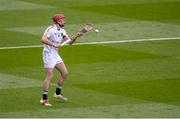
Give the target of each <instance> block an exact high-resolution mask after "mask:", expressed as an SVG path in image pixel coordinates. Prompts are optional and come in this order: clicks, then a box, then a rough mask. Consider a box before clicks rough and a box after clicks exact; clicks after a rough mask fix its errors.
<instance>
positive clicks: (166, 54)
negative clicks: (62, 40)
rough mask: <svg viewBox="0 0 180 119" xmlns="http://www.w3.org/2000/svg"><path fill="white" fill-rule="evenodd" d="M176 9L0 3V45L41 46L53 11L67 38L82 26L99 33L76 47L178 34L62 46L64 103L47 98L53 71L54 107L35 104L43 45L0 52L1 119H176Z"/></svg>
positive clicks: (159, 0)
mask: <svg viewBox="0 0 180 119" xmlns="http://www.w3.org/2000/svg"><path fill="white" fill-rule="evenodd" d="M9 3H12V4H9ZM12 6H13V7H12ZM179 8H180V1H179V0H152V1H147V0H126V1H123V0H111V1H109V0H100V1H95V0H90V1H83V0H76V1H74V0H61V1H59V0H54V1H49V0H43V1H39V0H0V15H1V16H3V17H2V18H1V19H0V21H1V24H0V48H3V47H13V46H33V45H41V43H40V38H41V35H42V33H43V31H44V29H45V28H46V27H47V26H48V25H51V24H52V21H51V17H52V15H53V14H54V13H57V12H63V13H64V14H65V15H66V16H67V17H66V18H67V24H66V29H67V32H68V33H69V35H72V34H73V33H75V32H76V31H77V30H78V29H79V28H81V26H82V25H83V24H84V23H86V22H93V23H94V24H95V26H96V28H98V29H100V32H99V33H98V34H96V33H94V32H93V31H92V32H90V33H89V34H86V35H85V36H84V37H82V38H80V39H79V40H78V41H77V42H80V43H85V42H92V41H98V42H101V41H120V40H135V39H149V38H176V37H177V39H176V40H166V41H146V42H145V41H143V42H127V43H116V44H101V45H74V46H65V47H63V48H62V49H61V50H60V54H61V56H62V58H63V59H64V61H65V63H66V65H67V68H68V70H69V72H70V74H69V76H68V79H67V80H66V82H65V85H64V87H63V93H64V95H65V96H67V97H68V98H69V101H68V102H66V103H65V102H59V101H58V100H56V99H54V98H53V96H52V95H53V93H54V91H55V86H56V78H57V77H58V73H57V71H55V72H54V79H53V82H52V85H51V87H50V91H49V100H50V103H52V105H53V106H52V107H44V106H42V105H41V104H39V100H40V98H41V93H42V91H41V87H42V81H43V78H44V69H43V64H42V56H41V55H42V47H37V48H20V49H5V48H4V49H0V95H1V96H0V117H2V118H3V117H9V118H12V117H19V118H20V117H27V118H30V117H47V118H50V117H54V118H55V117H76V118H80V117H102V118H103V117H117V118H119V117H137V118H138V117H142V118H147V117H156V118H160V117H161V118H162V117H180V114H179V111H180V52H179V51H180V47H179V45H180V41H179V39H178V37H180V35H179V31H180V26H179V24H180V16H179V12H178V11H179Z"/></svg>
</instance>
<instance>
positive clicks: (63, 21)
mask: <svg viewBox="0 0 180 119" xmlns="http://www.w3.org/2000/svg"><path fill="white" fill-rule="evenodd" d="M58 24H59V26H60V27H64V25H65V19H61V20H60V21H59V22H58Z"/></svg>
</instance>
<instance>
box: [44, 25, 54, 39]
mask: <svg viewBox="0 0 180 119" xmlns="http://www.w3.org/2000/svg"><path fill="white" fill-rule="evenodd" d="M52 34H53V33H52V30H51V27H48V28H47V29H46V30H45V32H44V34H43V35H46V36H47V37H48V38H49V37H51V36H52Z"/></svg>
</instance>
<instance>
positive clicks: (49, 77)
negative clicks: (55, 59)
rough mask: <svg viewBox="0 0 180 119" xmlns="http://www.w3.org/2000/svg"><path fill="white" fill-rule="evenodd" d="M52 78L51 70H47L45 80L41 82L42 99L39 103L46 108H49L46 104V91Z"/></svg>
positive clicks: (47, 103)
mask: <svg viewBox="0 0 180 119" xmlns="http://www.w3.org/2000/svg"><path fill="white" fill-rule="evenodd" d="M52 77H53V68H47V69H46V74H45V79H44V81H43V96H42V97H43V98H42V99H41V101H40V102H41V103H43V104H44V105H46V106H51V105H50V104H49V102H48V90H49V86H50V83H51V80H52Z"/></svg>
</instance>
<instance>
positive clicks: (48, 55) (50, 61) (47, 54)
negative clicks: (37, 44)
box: [43, 25, 69, 68]
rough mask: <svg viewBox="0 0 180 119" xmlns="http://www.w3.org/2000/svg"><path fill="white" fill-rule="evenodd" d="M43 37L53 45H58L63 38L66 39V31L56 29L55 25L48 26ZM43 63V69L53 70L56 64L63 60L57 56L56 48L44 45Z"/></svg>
mask: <svg viewBox="0 0 180 119" xmlns="http://www.w3.org/2000/svg"><path fill="white" fill-rule="evenodd" d="M44 35H46V36H47V37H48V40H50V41H51V42H53V43H55V44H60V43H61V42H62V39H63V38H64V37H68V35H67V33H66V31H65V30H64V29H62V28H60V29H58V28H57V26H56V25H52V26H49V27H48V28H47V29H46V30H45V32H44ZM68 38H69V37H68ZM43 62H44V67H45V68H54V67H55V65H56V64H59V63H62V62H63V60H62V58H61V57H60V56H59V54H58V48H55V47H53V46H50V45H46V44H44V49H43Z"/></svg>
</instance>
